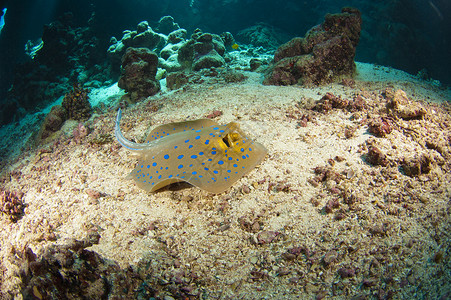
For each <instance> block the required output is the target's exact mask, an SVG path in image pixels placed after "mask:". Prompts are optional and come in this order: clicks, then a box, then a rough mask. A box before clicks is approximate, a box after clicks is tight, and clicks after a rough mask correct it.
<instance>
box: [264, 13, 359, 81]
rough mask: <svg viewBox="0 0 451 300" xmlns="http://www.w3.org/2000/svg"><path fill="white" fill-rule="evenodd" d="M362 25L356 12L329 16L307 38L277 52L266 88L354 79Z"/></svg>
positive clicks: (268, 73)
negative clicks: (345, 77) (350, 77)
mask: <svg viewBox="0 0 451 300" xmlns="http://www.w3.org/2000/svg"><path fill="white" fill-rule="evenodd" d="M361 23H362V20H361V17H360V11H358V10H357V9H354V8H343V9H342V12H341V13H339V14H327V15H326V16H325V20H324V22H323V23H322V24H320V25H317V26H315V27H313V28H312V29H310V30H309V31H308V32H307V34H306V35H305V37H304V38H298V37H297V38H294V39H292V40H291V41H289V42H287V43H286V44H283V45H282V46H280V47H279V48H278V49H277V51H276V53H275V55H274V64H273V65H272V66H271V67H270V68H269V71H268V72H267V74H266V76H265V79H264V81H263V84H265V85H293V84H298V83H300V84H305V85H312V84H313V85H320V84H325V83H330V82H333V81H335V80H337V79H339V78H340V76H351V75H353V74H354V72H355V69H356V67H355V63H354V56H355V51H356V47H357V44H358V42H359V38H360V29H361Z"/></svg>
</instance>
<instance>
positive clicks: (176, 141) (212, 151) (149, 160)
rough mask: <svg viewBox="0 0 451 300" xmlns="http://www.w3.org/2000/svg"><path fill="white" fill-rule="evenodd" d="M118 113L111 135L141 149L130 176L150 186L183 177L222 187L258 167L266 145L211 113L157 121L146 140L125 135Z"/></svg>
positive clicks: (209, 187) (208, 186)
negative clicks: (162, 122) (211, 116)
mask: <svg viewBox="0 0 451 300" xmlns="http://www.w3.org/2000/svg"><path fill="white" fill-rule="evenodd" d="M121 117H122V112H121V110H120V109H119V110H118V112H117V118H116V128H115V135H116V138H117V141H118V142H119V143H120V144H121V145H122V146H124V147H125V148H127V149H129V150H131V151H133V152H136V153H137V154H138V155H139V160H138V165H137V167H136V168H135V169H134V170H133V171H132V172H131V173H130V175H129V176H128V178H129V179H133V180H134V181H135V182H136V184H137V185H138V186H139V187H140V188H142V189H144V190H146V191H150V192H154V191H156V190H158V189H160V188H162V187H164V186H166V185H169V184H171V183H174V182H181V181H185V182H188V183H190V184H192V185H194V186H197V187H199V188H201V189H203V190H206V191H208V192H212V193H221V192H223V191H225V190H227V189H228V188H229V187H231V186H232V185H233V184H234V183H235V182H236V181H237V180H239V179H240V178H241V177H243V176H244V175H245V174H246V173H248V172H249V171H251V170H252V169H253V168H254V167H256V166H257V165H258V164H259V163H260V162H261V161H262V160H263V158H264V157H265V155H266V153H267V150H266V148H265V147H264V146H263V145H261V144H259V143H257V142H254V141H252V140H251V139H249V138H248V137H247V136H246V135H245V134H244V133H243V132H242V131H241V130H240V128H239V125H238V124H237V123H235V122H231V123H229V124H227V125H219V124H217V123H216V122H215V121H213V120H210V119H199V120H194V121H186V122H177V123H169V124H165V125H161V126H158V127H157V128H155V129H154V130H152V132H151V133H150V134H149V136H148V137H147V139H146V143H143V144H139V143H134V142H131V141H129V140H127V139H126V138H125V137H124V136H123V135H122V132H121V129H120V126H119V123H120V120H121Z"/></svg>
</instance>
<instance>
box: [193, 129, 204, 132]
mask: <svg viewBox="0 0 451 300" xmlns="http://www.w3.org/2000/svg"><path fill="white" fill-rule="evenodd" d="M201 131H202V130H201V129H199V130H196V131H194V132H201Z"/></svg>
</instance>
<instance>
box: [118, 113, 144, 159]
mask: <svg viewBox="0 0 451 300" xmlns="http://www.w3.org/2000/svg"><path fill="white" fill-rule="evenodd" d="M121 118H122V111H121V109H120V108H119V109H118V110H117V117H116V127H115V129H114V134H115V136H116V139H117V141H118V142H119V144H121V145H122V146H123V147H125V148H127V149H129V150H132V151H141V150H144V149H145V148H146V147H148V145H147V144H138V143H135V142H132V141H129V140H127V139H126V138H125V137H124V135H123V134H122V132H121V127H120V125H119V123H120V122H121Z"/></svg>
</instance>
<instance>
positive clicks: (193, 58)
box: [178, 29, 226, 71]
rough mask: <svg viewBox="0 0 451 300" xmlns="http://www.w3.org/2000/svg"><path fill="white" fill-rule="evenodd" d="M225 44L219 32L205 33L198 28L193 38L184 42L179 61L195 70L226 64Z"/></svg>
mask: <svg viewBox="0 0 451 300" xmlns="http://www.w3.org/2000/svg"><path fill="white" fill-rule="evenodd" d="M225 50H226V49H225V46H224V42H223V40H222V38H221V37H220V36H219V35H217V34H211V33H203V32H202V30H200V29H196V30H194V33H193V34H192V35H191V39H190V40H188V41H187V42H185V43H184V44H183V46H182V47H181V48H180V49H179V51H178V61H179V62H180V63H181V64H182V65H183V66H185V67H187V68H192V69H193V70H195V71H198V70H200V69H207V68H211V67H220V66H222V65H224V64H225V60H224V57H223V56H224V53H225Z"/></svg>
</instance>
